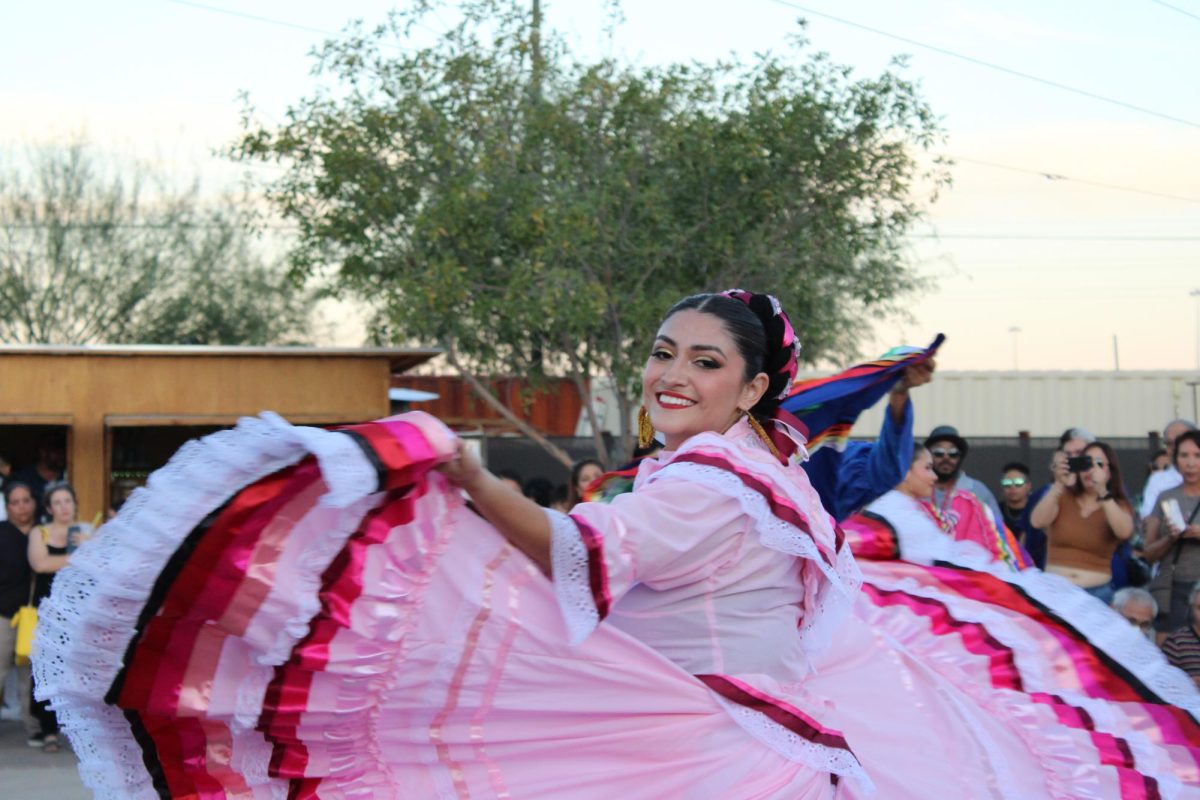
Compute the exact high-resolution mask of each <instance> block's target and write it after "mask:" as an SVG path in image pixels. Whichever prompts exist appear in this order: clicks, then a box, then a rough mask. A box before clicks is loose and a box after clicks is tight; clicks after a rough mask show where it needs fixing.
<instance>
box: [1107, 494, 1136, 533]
mask: <svg viewBox="0 0 1200 800" xmlns="http://www.w3.org/2000/svg"><path fill="white" fill-rule="evenodd" d="M1100 507H1101V508H1102V509H1104V517H1105V519H1107V520H1108V527H1110V528H1112V531H1113V533H1115V534H1116V536H1117V538H1118V539H1120V540H1121V541H1125V540H1126V539H1128V538H1129V537H1130V536H1133V515H1132V514H1130V513H1129V512H1128V511H1126V510H1125V509H1124V508H1122V507H1121V504H1120V503H1118V502H1117V501H1116V500H1111V499H1110V500H1105V501H1103V502H1101V503H1100Z"/></svg>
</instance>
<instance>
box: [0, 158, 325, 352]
mask: <svg viewBox="0 0 1200 800" xmlns="http://www.w3.org/2000/svg"><path fill="white" fill-rule="evenodd" d="M255 226H256V222H255V217H254V215H253V214H252V213H250V211H249V209H247V208H245V207H242V206H239V205H237V204H235V203H232V202H222V203H220V204H219V205H206V204H204V203H203V202H202V201H201V198H200V196H199V192H198V190H197V187H196V186H195V185H192V186H190V187H188V188H186V189H184V190H182V191H181V190H178V189H174V188H172V187H171V186H169V185H168V183H167V181H166V180H165V179H164V178H163V177H162V176H157V175H155V174H153V173H151V172H149V171H148V170H146V169H144V168H140V167H129V166H128V165H123V166H122V167H121V168H119V169H108V168H106V165H105V164H104V162H103V161H102V160H101V159H100V158H98V157H97V156H95V155H94V154H93V153H92V152H91V151H90V150H89V149H88V148H87V147H86V146H85V145H83V144H74V145H70V146H62V147H46V148H42V149H40V150H36V151H33V152H32V153H31V154H30V155H29V157H28V158H27V159H26V160H24V161H23V162H14V163H10V164H9V165H8V167H7V168H6V169H4V170H2V171H0V339H2V340H3V341H5V342H9V343H43V344H90V343H108V344H130V343H143V344H251V345H264V344H278V343H283V342H286V341H288V340H289V339H291V338H292V337H295V336H297V335H299V334H300V333H302V332H303V331H304V330H305V327H306V325H307V321H308V318H309V316H310V311H311V308H312V303H313V293H312V292H311V291H308V290H305V289H302V288H299V287H298V286H297V284H296V283H295V282H294V281H293V280H292V278H291V276H290V275H289V274H288V270H287V268H286V265H283V264H281V263H278V260H276V261H272V260H269V259H267V258H265V257H264V256H263V255H262V254H261V252H260V251H261V248H260V245H259V243H258V242H257V241H256V235H255Z"/></svg>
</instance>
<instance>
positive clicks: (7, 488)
mask: <svg viewBox="0 0 1200 800" xmlns="http://www.w3.org/2000/svg"><path fill="white" fill-rule="evenodd" d="M17 489H24V490H25V491H27V492H29V499H31V500H33V501H34V502H35V503H36V502H37V500H36V499H35V498H34V496H33V489H31V488H29V484H28V483H25V482H24V481H9V482H8V483H6V484H4V505H5V506H7V505H8V498H9V497H11V496H12V493H13V492H15V491H16V490H17Z"/></svg>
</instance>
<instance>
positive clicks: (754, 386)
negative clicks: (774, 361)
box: [738, 372, 771, 411]
mask: <svg viewBox="0 0 1200 800" xmlns="http://www.w3.org/2000/svg"><path fill="white" fill-rule="evenodd" d="M770 383H771V379H770V378H769V377H767V373H765V372H760V373H758V374H757V375H755V376H754V377H753V378H751V379H750V382H749V383H747V384H746V385H745V386H744V387H742V397H741V402H740V403H738V408H744V409H746V410H747V411H749V410H750V409H752V408H754V406H755V405H756V404H757V403H758V401H759V400H761V399H762V396H763V394H765V393H766V391H767V385H768V384H770Z"/></svg>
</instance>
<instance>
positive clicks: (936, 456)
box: [925, 425, 1004, 525]
mask: <svg viewBox="0 0 1200 800" xmlns="http://www.w3.org/2000/svg"><path fill="white" fill-rule="evenodd" d="M925 449H926V450H928V451H929V454H930V455H932V456H933V471H934V472H936V473H937V485H936V486H934V487H933V503H934V506H935V507H936V508H937V510H938V511H939V512H940V513H943V514H949V513H950V511H951V507H952V505H953V500H954V494H955V492H959V491H967V492H970V493H972V494H974V495H975V496H976V497H977V498H979V502H981V503H983V504H984V505H985V506H987V507H988V508H989V509H990V510H991V512H992V517H993V518H994V519H995V521H996V524H997V525H1002V524H1004V514H1003V513H1001V511H1000V504H999V503H997V502H996V497H995V495H993V494H992V492H991V490H990V489H988V488H987V486H984V485H983V483H982V482H981V481H977V480H975V479H974V478H972V477H971V476H970V475H968V474H967V473H966V472H964V471H963V468H962V465H963V462H964V461H965V460H966V458H967V451H968V449H969V447H968V445H967V440H966V439H964V438H963V437H961V436H959V435H958V429H957V428H955V427H953V426H952V425H939V426H937V427H936V428H934V429H933V432H932V433H931V434H929V438H928V439H926V440H925Z"/></svg>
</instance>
